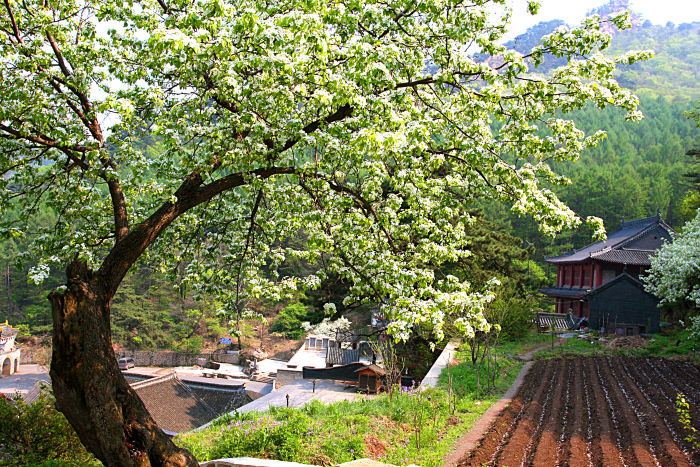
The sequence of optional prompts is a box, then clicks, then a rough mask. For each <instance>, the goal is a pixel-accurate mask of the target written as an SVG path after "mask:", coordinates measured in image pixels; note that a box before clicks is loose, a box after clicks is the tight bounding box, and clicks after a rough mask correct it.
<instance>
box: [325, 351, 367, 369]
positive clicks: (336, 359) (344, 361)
mask: <svg viewBox="0 0 700 467" xmlns="http://www.w3.org/2000/svg"><path fill="white" fill-rule="evenodd" d="M359 361H360V351H359V350H352V349H339V348H336V347H329V348H328V353H327V354H326V365H348V364H350V363H355V362H359Z"/></svg>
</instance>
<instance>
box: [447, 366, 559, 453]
mask: <svg viewBox="0 0 700 467" xmlns="http://www.w3.org/2000/svg"><path fill="white" fill-rule="evenodd" d="M553 372H554V365H551V364H550V362H547V361H540V362H536V363H535V364H534V365H533V366H532V368H531V369H530V371H529V372H528V374H527V377H526V378H525V381H524V382H523V385H522V386H521V387H520V390H519V391H518V393H517V394H516V396H515V397H514V399H513V401H512V402H511V403H510V404H508V407H507V408H506V409H505V410H503V412H501V414H500V415H499V416H498V417H497V418H496V420H494V422H493V424H492V425H491V428H489V430H488V432H487V433H486V435H485V436H484V438H483V439H482V440H481V442H480V443H479V447H478V448H476V449H475V450H473V451H472V452H471V453H470V455H469V456H468V457H467V458H466V459H464V460H463V461H462V462H460V463H459V465H483V464H487V463H489V462H491V460H492V459H493V458H494V457H495V456H497V455H498V453H500V451H501V450H502V448H503V446H504V445H505V444H506V443H507V442H508V441H509V439H510V436H511V434H512V431H513V429H514V428H515V427H516V426H517V425H518V424H519V421H520V419H521V418H522V416H523V414H524V413H525V411H526V410H527V408H528V406H529V405H530V404H531V401H533V400H534V399H535V398H536V397H540V396H541V395H542V393H543V392H544V391H545V389H546V385H545V384H543V382H546V381H548V380H549V379H550V378H552V375H553Z"/></svg>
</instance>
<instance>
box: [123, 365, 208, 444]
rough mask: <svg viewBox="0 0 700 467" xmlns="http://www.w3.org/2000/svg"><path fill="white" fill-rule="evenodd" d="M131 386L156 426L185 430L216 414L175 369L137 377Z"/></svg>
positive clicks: (173, 431) (175, 430)
mask: <svg viewBox="0 0 700 467" xmlns="http://www.w3.org/2000/svg"><path fill="white" fill-rule="evenodd" d="M131 387H132V388H133V389H134V390H135V391H136V394H138V395H139V397H140V398H141V400H142V401H143V403H144V405H145V406H146V409H147V410H148V413H150V414H151V416H152V417H153V419H154V420H155V421H156V423H157V424H158V426H159V427H161V428H162V429H163V430H165V431H168V432H170V433H186V432H188V431H191V430H193V429H195V428H197V427H199V426H202V425H204V424H205V423H207V422H209V421H211V420H213V419H214V418H216V416H217V415H218V414H217V413H216V412H215V411H214V409H212V408H211V407H209V406H208V405H207V404H206V403H205V402H204V401H203V400H202V399H201V398H199V397H197V395H196V394H195V393H194V392H193V391H192V390H191V389H189V388H188V387H187V386H185V385H184V384H183V383H182V382H181V381H180V380H179V379H178V377H177V376H175V373H171V374H169V375H166V376H161V377H158V378H153V379H149V380H146V381H139V382H137V383H133V384H132V385H131Z"/></svg>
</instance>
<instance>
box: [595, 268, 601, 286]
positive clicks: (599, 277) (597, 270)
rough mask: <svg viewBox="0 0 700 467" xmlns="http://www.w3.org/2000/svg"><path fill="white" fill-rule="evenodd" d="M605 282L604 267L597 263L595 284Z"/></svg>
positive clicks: (599, 284) (598, 284)
mask: <svg viewBox="0 0 700 467" xmlns="http://www.w3.org/2000/svg"><path fill="white" fill-rule="evenodd" d="M602 284H603V268H602V267H600V264H596V265H595V286H596V287H599V286H601V285H602Z"/></svg>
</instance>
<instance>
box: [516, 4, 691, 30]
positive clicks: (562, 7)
mask: <svg viewBox="0 0 700 467" xmlns="http://www.w3.org/2000/svg"><path fill="white" fill-rule="evenodd" d="M608 1H609V0H540V4H541V7H540V10H539V12H538V14H537V15H536V16H532V15H530V14H528V13H527V3H528V1H527V0H509V2H508V3H509V4H510V5H512V7H513V18H512V19H511V24H512V26H511V31H512V32H513V33H514V35H518V34H522V33H523V32H525V31H526V30H527V28H529V27H530V26H532V25H534V24H537V23H539V22H540V21H549V20H552V19H562V20H564V21H565V22H566V23H567V24H569V25H571V26H575V25H577V24H579V23H580V22H581V20H582V19H583V18H584V17H585V16H586V13H587V12H588V11H589V10H591V9H593V8H597V7H599V6H601V5H604V4H606V3H608ZM630 9H631V10H632V11H634V12H635V13H638V14H640V15H641V16H642V18H643V19H645V20H647V19H648V20H650V21H651V22H652V23H654V24H666V23H667V22H669V21H671V22H673V23H675V24H681V23H691V22H693V21H700V0H630Z"/></svg>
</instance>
